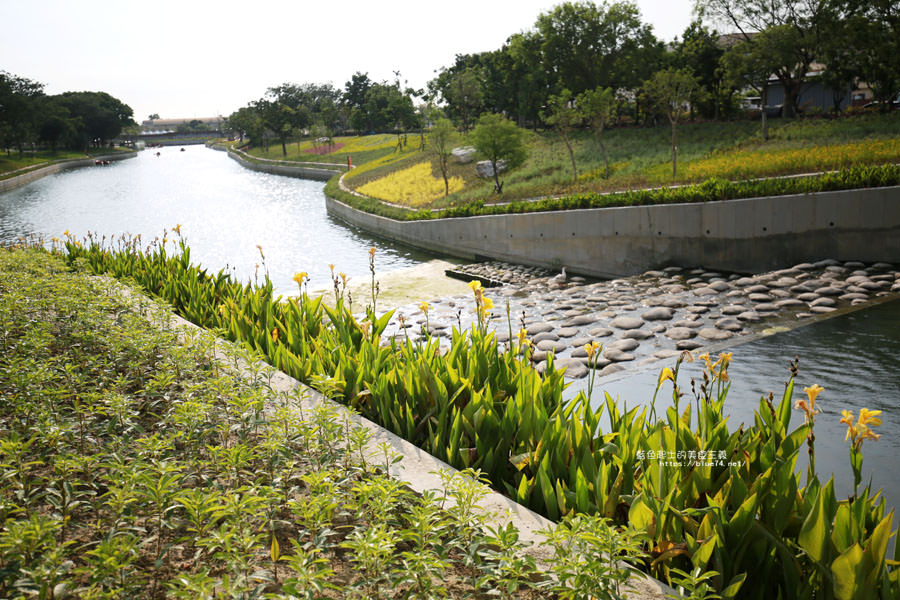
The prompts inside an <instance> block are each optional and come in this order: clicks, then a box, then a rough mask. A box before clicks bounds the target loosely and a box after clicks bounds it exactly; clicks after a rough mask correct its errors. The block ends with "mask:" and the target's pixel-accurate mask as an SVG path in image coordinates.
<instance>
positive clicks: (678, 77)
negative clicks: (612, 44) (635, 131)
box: [644, 68, 697, 179]
mask: <svg viewBox="0 0 900 600" xmlns="http://www.w3.org/2000/svg"><path fill="white" fill-rule="evenodd" d="M696 87H697V80H696V79H694V77H693V75H691V74H690V73H689V72H688V71H687V70H685V69H674V68H668V69H665V70H662V71H657V72H656V73H654V74H653V77H651V78H650V79H648V80H647V81H646V82H645V83H644V94H645V95H646V97H647V99H648V101H649V103H650V105H651V106H654V107H655V108H658V109H660V110H662V111H663V112H665V113H666V116H667V117H668V118H669V123H671V124H672V179H675V177H676V175H677V173H678V144H677V141H678V121H679V119H680V117H681V114H682V113H683V112H684V108H685V105H686V104H687V103H688V102H689V101H690V99H691V94H692V93H693V91H694V89H695V88H696Z"/></svg>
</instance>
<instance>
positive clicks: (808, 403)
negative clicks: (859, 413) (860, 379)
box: [794, 384, 852, 423]
mask: <svg viewBox="0 0 900 600" xmlns="http://www.w3.org/2000/svg"><path fill="white" fill-rule="evenodd" d="M803 391H804V392H806V396H807V398H806V399H805V400H804V399H800V400H797V401H796V402H794V409H795V410H800V411H803V418H804V419H805V420H806V422H807V423H812V422H813V421H814V420H815V417H816V415H817V414H818V413H820V412H822V411H821V410H820V409H819V407H818V406H816V396H818V395H819V394H820V393H821V392H824V391H825V388H823V387H822V386H820V385H819V384H814V385H811V386H809V387H805V388H803ZM844 412H845V413H846V412H847V411H844ZM851 419H852V416H851ZM841 421H842V422H843V419H841Z"/></svg>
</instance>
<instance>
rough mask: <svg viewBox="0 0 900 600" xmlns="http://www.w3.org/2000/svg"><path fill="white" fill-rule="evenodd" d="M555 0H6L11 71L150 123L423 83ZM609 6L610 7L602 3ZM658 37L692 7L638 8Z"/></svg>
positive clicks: (525, 25)
mask: <svg viewBox="0 0 900 600" xmlns="http://www.w3.org/2000/svg"><path fill="white" fill-rule="evenodd" d="M557 4H559V2H558V1H551V0H449V1H448V0H442V1H440V2H432V1H430V0H419V1H412V0H397V1H390V0H383V1H375V0H369V1H364V0H324V1H322V0H318V1H315V2H308V1H300V0H295V1H293V2H290V1H276V0H256V1H247V0H242V1H240V2H237V1H234V0H218V1H206V0H203V1H200V0H180V1H174V0H158V1H155V2H146V1H140V2H138V1H130V0H125V1H123V0H117V1H112V0H109V1H99V0H78V1H73V0H36V1H32V2H25V1H18V0H0V25H2V34H0V70H5V71H8V72H10V73H13V74H15V75H20V76H22V77H27V78H29V79H33V80H36V81H39V82H41V83H44V84H45V85H46V88H45V91H46V92H47V93H49V94H57V93H61V92H64V91H82V90H89V91H104V92H108V93H110V94H112V95H113V96H115V97H117V98H118V99H120V100H122V101H123V102H125V103H126V104H128V105H129V106H131V108H132V109H134V117H135V120H136V121H138V122H140V121H141V120H143V119H146V118H147V116H148V115H150V114H151V113H159V115H160V117H162V118H182V117H207V116H215V115H218V114H222V115H226V116H227V115H228V114H230V113H231V112H233V111H234V110H236V109H238V108H240V107H241V106H244V105H246V104H247V102H249V101H251V100H254V99H256V98H259V97H261V96H262V95H263V94H264V93H265V90H266V88H268V87H271V86H274V85H278V84H280V83H284V82H295V83H304V82H315V83H329V82H330V83H332V84H333V85H335V86H336V87H339V88H342V87H343V86H344V83H345V82H346V81H347V80H349V79H350V76H351V75H352V74H353V73H355V72H356V71H362V72H368V74H369V77H370V78H371V79H373V80H376V81H381V80H391V81H393V79H394V74H393V72H394V71H397V70H399V71H400V73H401V77H402V78H403V79H405V80H406V81H407V82H408V85H411V86H413V87H423V86H424V85H425V83H426V82H427V81H428V80H429V79H431V78H433V77H434V75H435V73H434V72H435V70H437V69H440V68H441V67H444V66H449V65H450V64H452V62H453V58H454V56H455V55H456V54H459V53H473V52H481V51H485V50H494V49H497V48H499V47H500V46H501V45H502V44H503V42H504V41H505V40H506V38H507V37H509V36H510V35H512V34H513V33H517V32H520V31H523V30H527V29H531V28H532V27H533V25H534V22H535V20H536V19H537V16H538V15H539V14H540V13H542V12H545V11H547V10H549V9H550V8H552V7H553V6H555V5H557ZM598 4H599V2H598ZM637 4H638V6H639V8H640V10H641V13H642V16H643V20H644V21H645V22H647V23H649V24H651V25H652V26H653V30H654V32H655V34H656V36H657V37H658V38H660V39H662V40H664V41H667V42H668V41H671V40H672V39H673V38H674V37H675V36H678V35H680V34H681V33H682V32H683V31H684V29H685V28H686V27H687V25H688V24H689V23H690V21H691V16H692V13H691V7H692V0H637Z"/></svg>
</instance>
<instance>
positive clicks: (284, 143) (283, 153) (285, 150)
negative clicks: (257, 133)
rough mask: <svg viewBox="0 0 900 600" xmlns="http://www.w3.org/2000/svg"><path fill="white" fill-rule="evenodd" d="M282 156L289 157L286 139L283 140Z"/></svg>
mask: <svg viewBox="0 0 900 600" xmlns="http://www.w3.org/2000/svg"><path fill="white" fill-rule="evenodd" d="M281 154H282V156H287V140H286V139H284V138H281Z"/></svg>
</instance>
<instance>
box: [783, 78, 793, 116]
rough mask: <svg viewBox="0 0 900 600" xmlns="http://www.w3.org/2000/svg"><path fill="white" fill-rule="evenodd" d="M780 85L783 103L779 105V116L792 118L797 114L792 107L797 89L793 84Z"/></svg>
mask: <svg viewBox="0 0 900 600" xmlns="http://www.w3.org/2000/svg"><path fill="white" fill-rule="evenodd" d="M782 86H783V87H784V104H782V105H781V116H782V117H785V118H787V119H792V118H794V117H796V116H797V111H796V110H795V108H794V105H795V104H796V103H797V90H795V89H794V88H793V86H791V87H789V86H787V85H784V84H782Z"/></svg>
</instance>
